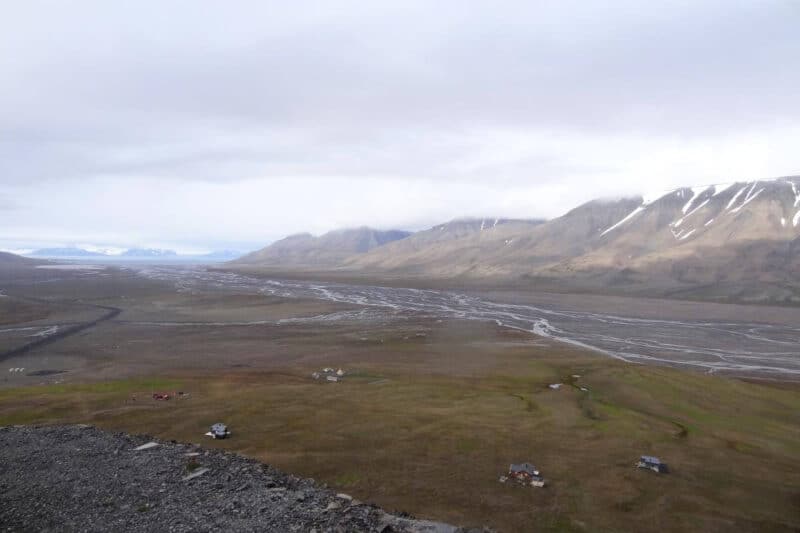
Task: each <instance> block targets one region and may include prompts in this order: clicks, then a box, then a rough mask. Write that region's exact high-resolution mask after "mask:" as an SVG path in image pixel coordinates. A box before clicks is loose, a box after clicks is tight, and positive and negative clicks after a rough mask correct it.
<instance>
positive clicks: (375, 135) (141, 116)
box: [0, 0, 800, 230]
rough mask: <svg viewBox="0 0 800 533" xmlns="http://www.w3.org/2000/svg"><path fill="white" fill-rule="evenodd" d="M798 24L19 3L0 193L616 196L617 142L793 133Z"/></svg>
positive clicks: (452, 5)
mask: <svg viewBox="0 0 800 533" xmlns="http://www.w3.org/2000/svg"><path fill="white" fill-rule="evenodd" d="M798 23H800V7H798V4H797V3H795V2H790V1H780V0H776V1H770V0H766V1H763V2H757V3H756V2H754V3H747V2H722V1H716V0H703V1H691V2H690V1H685V2H684V1H669V2H660V3H658V4H645V3H642V2H615V3H613V4H612V5H609V4H608V3H607V2H586V1H574V2H573V1H563V0H562V1H558V2H556V1H553V2H547V1H545V2H524V1H507V2H469V3H464V2H457V1H442V2H435V3H430V2H421V1H411V0H407V1H403V2H380V3H375V2H356V1H350V2H347V1H343V2H300V3H292V4H291V5H290V4H288V3H285V2H256V1H239V2H228V3H224V4H221V3H212V2H198V1H192V2H189V1H177V2H169V3H164V2H155V1H140V2H135V3H124V4H123V3H116V2H114V3H110V2H103V1H85V2H79V3H68V4H67V3H63V2H40V1H29V2H17V3H12V4H9V5H7V6H4V8H3V16H2V17H0V49H2V50H4V51H10V53H4V54H0V180H2V183H0V185H2V184H15V185H20V186H25V185H28V186H35V185H36V184H43V187H48V186H50V185H47V184H51V183H53V182H58V181H66V180H85V179H87V178H93V177H114V178H117V179H119V180H129V181H135V180H138V179H141V178H143V177H151V178H160V179H169V180H184V181H190V182H197V181H203V182H238V181H242V180H249V179H254V178H261V179H285V178H292V177H310V176H317V177H318V178H319V179H328V178H330V177H346V178H353V179H356V180H358V179H362V180H363V179H372V178H373V177H375V176H382V177H397V178H403V179H409V180H412V179H417V180H431V182H433V183H441V184H448V186H458V185H459V184H482V183H487V182H493V183H498V184H507V185H514V186H516V187H520V188H521V187H532V186H537V185H540V186H543V187H545V186H547V187H552V186H555V185H558V184H559V183H566V184H568V185H569V184H571V185H572V186H573V188H577V187H578V186H579V185H580V181H581V180H584V181H587V182H591V183H592V186H591V187H586V190H585V192H584V194H585V195H593V194H597V193H606V192H607V193H609V194H616V193H618V192H619V190H620V188H624V187H625V186H624V185H619V184H618V183H614V176H615V175H621V174H622V173H624V172H626V171H629V169H630V168H639V166H637V165H639V163H636V165H633V166H632V163H631V161H629V159H633V160H635V159H637V158H640V157H641V154H639V153H629V154H626V153H625V151H624V149H622V148H620V149H619V150H617V149H616V148H615V145H614V143H616V142H617V141H616V139H617V138H625V137H628V138H634V139H637V140H641V141H643V142H642V144H641V146H646V147H647V148H646V149H648V150H649V149H653V150H654V151H658V150H657V148H659V147H660V146H661V143H662V141H663V142H664V143H666V144H669V143H673V142H674V140H675V139H679V140H681V141H682V140H688V141H691V142H694V143H697V144H700V145H705V144H713V143H716V142H717V141H719V140H720V139H725V138H727V137H729V136H731V135H732V134H734V133H739V132H756V134H760V132H768V134H769V132H771V131H772V130H774V129H775V128H779V127H793V126H794V125H795V124H798V123H800V103H799V102H800V101H799V100H798V99H797V97H796V87H797V86H798V84H800V71H798V69H796V68H795V64H796V59H797V57H800V39H798V38H797V32H796V28H797V26H798ZM505 136H508V138H509V139H513V138H516V139H517V140H516V141H515V142H516V143H517V145H518V146H516V147H515V148H513V150H512V149H509V151H508V152H504V151H503V150H504V143H503V141H502V139H505ZM514 136H516V137H514ZM497 139H501V140H497ZM559 139H563V141H559ZM644 141H647V142H644ZM648 142H649V144H648ZM766 142H769V139H768V140H767V141H766ZM509 143H511V140H510V141H509ZM603 143H606V144H609V143H610V144H609V147H610V148H609V151H610V152H611V155H609V156H608V157H606V158H603V157H601V155H602V154H604V153H605V152H606V145H604V144H603ZM570 144H572V146H573V148H569V146H568V145H570ZM670 149H672V148H670ZM673 151H675V150H673ZM598 154H600V155H598ZM670 157H673V159H678V160H680V158H682V157H687V161H691V159H690V158H689V157H688V156H684V155H683V154H681V153H677V155H675V154H672V155H671V156H670ZM626 169H627V170H626ZM794 170H796V169H787V172H790V171H794ZM721 172H722V171H720V173H721ZM599 175H602V176H605V177H610V178H609V180H608V181H607V182H602V181H601V180H598V179H596V176H599ZM680 178H681V177H680V176H677V177H676V179H680ZM619 179H620V180H621V179H622V178H619ZM686 179H691V178H690V177H687V178H686ZM604 183H605V184H604ZM603 187H606V188H607V189H608V190H605V189H604V188H603ZM343 194H345V193H344V192H343ZM571 200H572V198H570V201H571ZM564 207H566V206H564ZM534 215H535V213H534ZM409 216H410V217H411V218H413V217H414V216H417V215H409ZM426 216H427V215H426ZM297 229H298V230H301V229H304V228H297Z"/></svg>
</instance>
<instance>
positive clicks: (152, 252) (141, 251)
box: [120, 248, 178, 257]
mask: <svg viewBox="0 0 800 533" xmlns="http://www.w3.org/2000/svg"><path fill="white" fill-rule="evenodd" d="M176 255H178V252H176V251H175V250H163V249H161V248H131V249H129V250H125V251H124V252H122V253H121V254H120V256H122V257H173V256H176Z"/></svg>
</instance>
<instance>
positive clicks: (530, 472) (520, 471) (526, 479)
mask: <svg viewBox="0 0 800 533" xmlns="http://www.w3.org/2000/svg"><path fill="white" fill-rule="evenodd" d="M508 477H509V478H511V479H515V480H517V481H519V482H520V483H523V484H530V485H533V486H534V487H544V478H543V477H542V476H541V475H540V474H539V471H538V470H537V469H536V467H535V466H533V465H532V464H530V463H520V464H512V465H511V466H509V467H508Z"/></svg>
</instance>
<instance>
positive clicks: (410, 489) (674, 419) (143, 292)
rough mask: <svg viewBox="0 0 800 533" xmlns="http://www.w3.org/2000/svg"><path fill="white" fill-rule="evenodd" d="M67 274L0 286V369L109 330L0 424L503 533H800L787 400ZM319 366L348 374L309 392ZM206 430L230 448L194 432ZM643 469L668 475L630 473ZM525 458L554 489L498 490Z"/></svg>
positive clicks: (294, 304) (795, 426) (460, 334)
mask: <svg viewBox="0 0 800 533" xmlns="http://www.w3.org/2000/svg"><path fill="white" fill-rule="evenodd" d="M52 274H53V273H52V272H51V273H49V274H47V275H48V276H52ZM26 276H27V277H26ZM58 276H59V277H58V279H55V280H53V279H54V278H47V277H46V276H45V275H44V274H42V273H32V274H30V275H23V274H18V275H17V276H15V277H14V278H13V279H10V280H9V279H7V280H3V282H4V283H3V286H2V288H3V289H4V291H5V294H7V296H4V297H2V298H0V306H1V307H0V309H1V310H2V314H0V316H2V321H0V322H2V327H3V328H4V329H6V330H11V329H16V330H17V331H16V332H10V333H8V334H7V335H6V336H4V337H0V343H1V344H0V351H2V352H3V353H6V354H8V353H13V350H15V349H16V348H18V347H19V346H20V345H24V344H25V343H29V342H31V340H32V339H35V337H30V336H29V335H36V334H37V333H39V332H40V331H41V330H42V329H46V328H52V327H53V325H54V324H55V325H59V327H66V326H68V323H84V322H87V321H92V320H95V319H97V318H98V317H99V316H102V315H103V313H104V311H103V309H104V308H115V309H119V310H120V313H119V315H117V316H114V317H112V318H109V319H107V320H104V321H101V322H98V323H97V324H96V325H94V326H92V327H90V328H87V329H84V330H80V331H77V332H75V333H73V334H70V335H67V336H64V337H63V338H61V339H59V340H58V341H57V342H52V343H50V344H46V345H41V346H34V347H33V348H32V349H30V350H28V351H24V352H22V353H17V354H16V355H11V356H9V357H4V358H3V359H2V368H3V371H2V373H1V374H0V376H1V377H0V425H11V424H31V423H65V422H69V423H91V424H94V425H97V426H99V427H101V428H105V429H109V430H119V431H126V432H130V433H147V434H152V435H155V436H157V437H159V438H162V439H165V440H168V439H175V440H178V441H182V442H195V443H203V444H204V445H206V446H214V447H219V448H222V449H227V450H232V451H236V452H240V453H243V454H245V455H248V456H251V457H254V458H257V459H260V460H263V461H265V462H267V463H269V464H271V465H274V466H276V467H278V468H281V469H282V470H285V471H289V472H292V473H295V474H297V475H302V476H306V477H312V478H314V479H315V480H317V481H319V482H324V483H327V484H329V485H330V486H332V487H333V488H335V489H337V490H341V491H344V492H347V493H349V494H352V495H353V496H355V497H357V498H359V499H361V500H365V501H372V502H375V503H377V504H379V505H380V506H382V507H383V508H385V509H388V510H395V511H406V512H409V513H411V514H413V515H415V516H419V517H422V518H428V519H433V520H439V521H443V522H448V523H453V524H461V525H471V526H479V525H487V526H490V527H493V528H496V529H498V530H500V531H526V530H540V529H541V530H554V531H729V530H737V531H793V530H796V529H797V528H800V471H798V469H797V468H796V465H797V464H800V387H798V386H797V385H796V384H793V383H775V384H769V383H767V384H764V383H761V384H758V383H751V382H747V381H743V380H739V379H732V378H725V377H719V376H709V375H704V374H700V373H695V372H687V371H681V370H676V369H671V368H663V367H654V366H644V365H632V364H626V363H623V362H620V361H616V360H613V359H610V358H607V357H603V356H600V355H597V354H595V353H593V352H588V351H585V350H582V349H579V348H574V347H569V346H567V345H564V344H560V343H557V342H554V341H551V340H547V339H543V338H539V337H536V336H533V335H531V334H528V333H525V332H522V331H516V330H512V329H508V328H504V327H500V326H498V325H496V324H495V323H492V322H478V321H465V320H458V319H437V320H430V319H428V318H426V317H424V316H422V315H420V314H415V313H401V314H399V315H397V316H394V317H391V318H389V319H387V318H385V317H381V318H379V319H375V320H364V319H357V318H350V319H348V318H347V316H353V315H347V312H350V311H353V310H357V309H358V307H357V306H353V305H350V304H341V303H335V302H324V301H319V300H303V299H299V300H298V299H285V298H280V297H276V296H265V295H253V294H244V293H237V292H236V291H235V290H225V291H222V290H216V289H208V290H199V289H192V290H190V291H186V292H176V291H175V290H174V288H173V287H172V286H171V285H167V284H165V283H161V282H157V281H153V280H147V279H143V278H141V277H139V276H135V275H134V274H132V273H131V272H128V271H124V270H116V269H110V270H108V271H105V272H103V273H101V274H100V275H98V274H97V273H94V274H89V273H85V274H81V273H79V272H60V273H58ZM598 305H599V304H598ZM336 312H345V313H344V314H343V315H342V316H343V317H344V318H342V319H340V320H335V321H329V320H321V319H320V318H319V317H320V316H325V315H330V314H331V313H336ZM23 328H33V329H23ZM327 366H330V367H334V368H342V369H344V370H345V372H346V376H345V377H344V379H343V380H342V381H341V382H340V383H328V382H321V381H317V380H314V379H312V378H311V373H312V372H314V371H318V370H320V369H321V368H323V367H327ZM7 369H23V370H21V371H14V372H9V371H7ZM576 376H579V377H576ZM553 383H562V384H563V385H562V387H561V388H559V389H557V390H554V389H551V388H549V387H548V385H549V384H553ZM584 389H585V390H584ZM177 391H180V392H184V393H185V394H183V395H179V396H177V397H174V398H173V399H171V400H169V401H156V400H153V399H152V394H153V393H154V392H171V393H175V392H177ZM218 421H223V422H225V423H227V424H228V425H229V426H230V427H231V429H232V431H233V437H232V438H231V439H229V440H224V441H210V440H207V437H204V436H203V433H204V432H205V431H207V428H208V426H209V425H210V424H212V423H214V422H218ZM643 454H647V455H657V456H659V457H661V458H662V459H663V460H664V461H666V462H668V463H669V465H670V468H671V473H670V474H667V475H657V474H654V473H652V472H647V471H643V470H637V469H636V468H634V463H635V462H636V460H637V459H638V457H639V456H640V455H643ZM525 461H528V462H532V463H534V464H535V465H536V466H537V467H538V468H539V469H540V470H541V471H542V473H543V474H544V477H545V478H546V479H547V481H548V486H547V487H546V488H544V489H536V488H522V487H518V486H513V485H509V484H501V483H499V482H498V478H499V477H500V476H501V475H502V474H504V473H505V472H506V471H507V469H508V465H509V464H510V463H512V462H514V463H518V462H525Z"/></svg>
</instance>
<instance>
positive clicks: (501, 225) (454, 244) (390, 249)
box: [347, 218, 543, 275]
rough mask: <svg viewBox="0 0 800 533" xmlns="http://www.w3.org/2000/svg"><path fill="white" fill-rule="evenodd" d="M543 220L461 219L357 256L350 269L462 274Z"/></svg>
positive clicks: (350, 264)
mask: <svg viewBox="0 0 800 533" xmlns="http://www.w3.org/2000/svg"><path fill="white" fill-rule="evenodd" d="M542 223H543V221H542V220H516V219H502V218H500V219H498V218H492V219H486V218H483V219H458V220H453V221H450V222H447V223H445V224H440V225H438V226H434V227H432V228H430V229H428V230H425V231H420V232H418V233H415V234H414V235H412V236H410V237H408V238H407V239H403V240H400V241H397V242H393V243H391V244H388V245H386V246H382V247H380V248H377V249H375V250H372V251H370V252H369V253H366V254H363V255H361V256H358V257H353V258H352V259H351V260H349V261H348V262H347V266H348V267H349V268H356V269H366V270H374V269H377V270H389V271H396V272H405V273H422V274H429V275H432V274H435V275H459V274H461V273H463V271H464V270H465V269H469V268H470V265H474V264H476V263H477V262H480V261H481V258H483V257H487V256H496V255H499V253H500V252H501V251H502V247H503V246H506V245H508V244H509V240H510V239H513V238H514V236H516V235H519V234H525V233H527V232H528V231H530V230H532V229H533V228H535V227H536V226H537V225H539V224H542Z"/></svg>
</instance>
